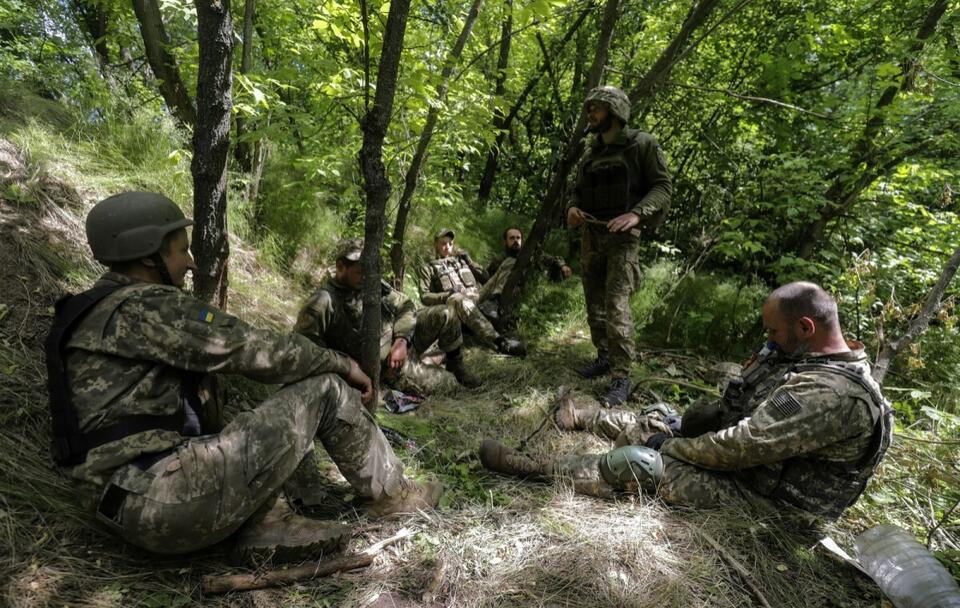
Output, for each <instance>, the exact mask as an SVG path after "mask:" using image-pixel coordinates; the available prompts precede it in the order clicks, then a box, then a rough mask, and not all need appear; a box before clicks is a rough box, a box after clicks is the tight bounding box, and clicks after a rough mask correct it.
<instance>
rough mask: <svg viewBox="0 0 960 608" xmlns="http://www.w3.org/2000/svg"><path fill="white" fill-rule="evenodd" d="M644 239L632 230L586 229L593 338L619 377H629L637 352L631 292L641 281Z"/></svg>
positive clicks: (584, 257) (585, 271)
mask: <svg viewBox="0 0 960 608" xmlns="http://www.w3.org/2000/svg"><path fill="white" fill-rule="evenodd" d="M639 250H640V241H639V240H638V239H637V237H635V236H633V235H631V234H629V233H617V234H611V233H609V232H606V229H605V228H594V227H591V226H588V227H586V228H585V229H584V230H583V242H582V245H581V249H580V264H581V272H582V280H583V295H584V298H585V299H586V302H587V324H588V325H589V326H590V338H591V340H592V341H593V345H594V346H595V347H596V349H597V353H598V354H600V355H607V356H609V358H610V364H611V372H612V375H613V377H615V378H625V377H627V375H628V374H629V372H630V366H631V365H632V364H633V360H634V358H635V356H636V344H635V337H634V333H635V329H634V326H633V315H632V313H631V312H630V296H631V295H632V294H633V292H634V290H636V288H637V286H638V285H639V283H640V265H639V263H638V261H637V256H638V255H639Z"/></svg>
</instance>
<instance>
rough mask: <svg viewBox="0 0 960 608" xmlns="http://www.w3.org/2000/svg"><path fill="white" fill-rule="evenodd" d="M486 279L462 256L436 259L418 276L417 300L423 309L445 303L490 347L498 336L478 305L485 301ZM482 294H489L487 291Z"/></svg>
mask: <svg viewBox="0 0 960 608" xmlns="http://www.w3.org/2000/svg"><path fill="white" fill-rule="evenodd" d="M486 279H487V276H486V273H485V272H483V269H482V268H479V267H477V266H474V265H471V264H470V263H469V262H468V261H467V260H466V259H464V257H461V256H458V255H450V256H447V257H445V258H436V259H433V260H430V261H429V262H427V264H426V265H425V266H424V267H423V269H422V271H421V273H420V301H421V302H422V303H423V304H424V305H425V306H436V305H440V304H446V306H447V307H448V308H450V310H452V311H453V312H454V313H455V314H456V316H457V318H458V319H459V320H460V322H461V323H463V324H464V325H466V326H467V327H468V328H470V331H472V332H473V333H474V335H476V336H477V337H478V338H480V339H481V340H483V341H485V342H488V343H491V344H492V343H494V342H495V341H496V340H497V338H499V337H500V334H499V332H497V330H496V329H495V328H494V327H493V324H491V323H490V320H489V319H487V318H486V317H485V316H484V315H483V312H481V310H480V308H479V307H478V306H477V304H478V303H479V302H482V301H483V300H484V299H485V298H481V284H482V283H483V282H484V281H486ZM483 293H484V295H485V296H486V297H489V295H490V294H489V290H487V291H484V292H483Z"/></svg>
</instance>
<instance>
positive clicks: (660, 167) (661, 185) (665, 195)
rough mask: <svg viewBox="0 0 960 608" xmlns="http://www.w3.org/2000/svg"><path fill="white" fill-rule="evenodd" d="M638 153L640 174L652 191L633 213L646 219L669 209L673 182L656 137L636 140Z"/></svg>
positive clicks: (647, 135) (642, 137) (649, 191)
mask: <svg viewBox="0 0 960 608" xmlns="http://www.w3.org/2000/svg"><path fill="white" fill-rule="evenodd" d="M636 152H637V164H638V166H639V167H640V172H641V173H643V179H644V182H645V183H647V184H650V189H649V190H648V191H647V192H646V194H644V195H643V198H642V199H640V202H639V203H637V204H636V205H635V206H634V208H633V209H631V211H632V212H633V213H636V214H637V215H638V216H640V217H641V218H645V217H649V216H652V215H656V214H658V213H659V212H661V211H665V210H666V209H667V208H669V206H670V196H671V195H672V194H673V182H672V181H671V180H670V172H669V171H668V170H667V161H666V159H665V158H664V156H663V150H662V149H661V148H660V143H659V142H657V139H656V138H655V137H653V136H652V135H649V134H646V133H645V134H643V135H642V136H641V137H640V138H638V139H637V140H636Z"/></svg>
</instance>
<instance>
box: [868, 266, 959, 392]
mask: <svg viewBox="0 0 960 608" xmlns="http://www.w3.org/2000/svg"><path fill="white" fill-rule="evenodd" d="M958 268H960V247H958V248H957V250H956V251H954V252H953V255H952V256H950V259H949V260H948V261H947V264H946V266H944V268H943V272H942V273H940V279H939V280H938V281H937V284H936V285H934V286H933V289H931V290H930V293H929V294H927V301H926V302H924V304H923V310H922V311H921V312H920V314H919V315H918V316H917V318H916V319H914V320H913V321H911V322H910V326H909V327H908V328H907V331H906V332H905V333H904V334H903V335H902V336H900V338H899V339H897V340H894V341H893V342H888V343H886V344H884V345H883V349H882V350H881V351H880V355H879V356H878V357H877V362H876V364H875V365H874V366H873V379H874V380H876V381H877V383H879V384H882V383H883V379H884V378H885V377H886V375H887V370H889V369H890V363H891V362H892V361H893V359H894V357H896V356H897V353H899V352H900V351H901V350H903V349H904V348H906V347H908V346H910V344H911V343H912V342H913V341H914V340H916V339H917V338H918V337H920V335H921V334H922V333H923V332H924V331H926V330H927V327H928V326H929V325H930V320H931V319H932V318H933V315H935V314H937V312H938V311H939V310H940V304H941V302H942V301H943V294H944V293H945V292H946V291H947V287H949V286H950V282H951V281H952V280H953V277H954V276H955V275H956V274H957V269H958Z"/></svg>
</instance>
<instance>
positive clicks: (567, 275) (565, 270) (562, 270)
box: [560, 264, 573, 279]
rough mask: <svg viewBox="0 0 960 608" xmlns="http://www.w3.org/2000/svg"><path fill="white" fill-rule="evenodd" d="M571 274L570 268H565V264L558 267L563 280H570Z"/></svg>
mask: <svg viewBox="0 0 960 608" xmlns="http://www.w3.org/2000/svg"><path fill="white" fill-rule="evenodd" d="M572 274H573V269H572V268H570V267H569V266H567V265H566V264H564V265H563V266H561V267H560V275H561V276H562V277H563V278H565V279H569V278H570V275H572Z"/></svg>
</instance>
